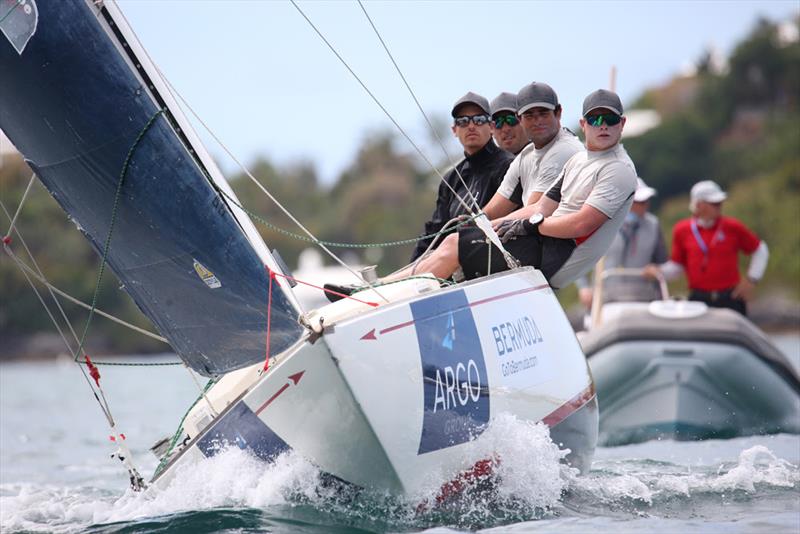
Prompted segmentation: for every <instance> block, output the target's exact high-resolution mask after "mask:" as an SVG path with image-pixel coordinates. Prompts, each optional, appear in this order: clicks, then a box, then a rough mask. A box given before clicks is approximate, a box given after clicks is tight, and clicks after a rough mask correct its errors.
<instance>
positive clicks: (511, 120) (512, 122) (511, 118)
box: [494, 115, 519, 130]
mask: <svg viewBox="0 0 800 534" xmlns="http://www.w3.org/2000/svg"><path fill="white" fill-rule="evenodd" d="M503 123H505V124H508V125H509V126H516V125H517V124H519V119H518V118H517V116H516V115H501V116H500V117H497V118H496V119H494V127H495V128H497V129H498V130H499V129H500V128H502V127H503Z"/></svg>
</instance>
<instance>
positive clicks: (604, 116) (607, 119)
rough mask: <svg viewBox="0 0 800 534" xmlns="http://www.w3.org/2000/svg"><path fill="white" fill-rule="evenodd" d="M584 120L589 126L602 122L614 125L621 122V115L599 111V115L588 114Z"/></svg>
mask: <svg viewBox="0 0 800 534" xmlns="http://www.w3.org/2000/svg"><path fill="white" fill-rule="evenodd" d="M586 122H588V123H589V126H602V125H603V124H607V125H608V126H616V125H617V124H619V123H620V122H622V117H620V116H619V115H617V114H616V113H601V114H600V115H590V116H589V117H586Z"/></svg>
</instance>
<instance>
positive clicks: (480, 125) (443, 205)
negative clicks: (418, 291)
mask: <svg viewBox="0 0 800 534" xmlns="http://www.w3.org/2000/svg"><path fill="white" fill-rule="evenodd" d="M490 109H491V108H490V107H489V101H488V100H486V98H485V97H483V96H481V95H479V94H476V93H473V92H469V93H467V94H465V95H464V96H462V97H461V98H459V99H458V100H457V101H456V103H455V104H454V105H453V109H452V111H451V115H452V117H453V126H452V130H453V135H454V136H455V137H456V138H457V139H458V141H459V142H460V143H461V146H462V147H463V148H464V159H463V160H462V161H460V162H459V163H458V164H457V165H456V166H455V168H454V169H453V170H451V171H450V172H449V173H448V174H447V175H445V181H446V182H447V184H449V187H448V185H445V184H444V183H441V184H440V185H439V193H438V196H437V199H436V207H435V208H434V210H433V214H432V215H431V218H430V220H429V221H427V222H426V223H425V227H424V229H423V232H422V235H431V234H435V233H437V232H439V231H440V230H441V229H442V228H443V227H444V225H445V224H446V223H447V221H449V220H451V219H453V218H455V217H457V216H459V215H463V214H466V213H467V210H466V209H465V208H464V206H463V204H462V203H461V202H460V201H459V199H458V198H457V197H456V195H454V194H453V190H455V192H456V193H458V196H460V197H461V198H463V199H464V201H465V202H466V203H467V204H468V205H472V201H471V200H470V198H471V197H470V195H472V196H474V197H475V201H476V202H477V203H478V205H479V206H480V207H483V206H484V205H485V204H486V203H487V202H488V201H489V199H491V198H492V195H494V193H495V191H497V187H498V186H499V185H500V182H501V181H502V179H503V176H504V175H505V173H506V170H507V169H508V165H509V164H510V163H511V160H512V159H514V156H513V155H511V154H509V153H508V152H506V151H505V150H502V149H501V148H499V147H498V146H497V145H495V144H494V142H492V125H491V112H490ZM462 179H463V180H462ZM451 188H452V189H451ZM467 189H468V190H469V192H468V191H467ZM432 241H433V238H427V239H420V240H419V241H417V245H416V247H415V248H414V252H413V254H412V256H411V261H414V260H416V259H417V258H418V257H419V256H421V255H422V254H423V253H424V252H425V250H427V249H428V246H429V245H430V244H431V242H432Z"/></svg>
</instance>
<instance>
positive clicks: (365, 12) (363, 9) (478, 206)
mask: <svg viewBox="0 0 800 534" xmlns="http://www.w3.org/2000/svg"><path fill="white" fill-rule="evenodd" d="M356 1H357V2H358V5H359V7H361V11H363V12H364V16H365V17H367V21H369V25H370V26H372V30H373V31H374V32H375V35H376V36H377V37H378V40H379V41H380V42H381V45H383V49H384V50H385V51H386V55H388V56H389V59H390V60H391V61H392V65H394V68H395V70H396V71H397V74H399V75H400V78H401V79H402V80H403V83H404V84H405V86H406V89H408V92H409V93H410V94H411V98H413V99H414V103H415V104H416V105H417V108H418V109H419V112H420V113H422V116H423V117H424V118H425V122H427V123H428V128H430V130H431V132H433V135H434V136H435V137H436V140H437V141H438V142H439V146H440V147H442V152H444V155H445V157H446V158H447V161H449V162H450V166H451V167H452V168H453V170H454V171H455V173H456V175H457V176H458V179H459V180H460V181H461V185H463V186H464V189H465V190H466V191H467V195H469V199H470V200H471V201H472V203H473V204H474V206H475V208H476V209H477V210H478V211H480V209H481V206H480V205H479V204H478V200H477V199H476V198H475V195H473V194H472V191H470V190H469V187H467V183H466V182H465V181H464V177H463V176H462V175H461V171H459V170H458V165H456V163H455V161H453V158H452V157H451V156H450V153H449V152H448V151H447V148H446V147H445V146H444V141H443V140H442V137H441V136H440V135H439V132H438V131H437V130H436V128H435V127H434V126H433V123H432V122H431V120H430V119H429V118H428V114H427V113H425V110H424V109H423V108H422V104H420V102H419V100H418V99H417V95H416V94H415V93H414V90H413V89H411V85H409V83H408V80H406V77H405V75H403V72H402V71H401V70H400V67H399V66H398V65H397V62H396V61H395V60H394V56H393V55H392V53H391V52H390V51H389V47H388V46H387V45H386V43H385V42H384V40H383V37H381V34H380V32H379V31H378V28H376V27H375V24H374V23H373V22H372V18H370V16H369V13H367V9H366V8H365V7H364V4H363V3H361V0H356ZM434 170H436V169H434Z"/></svg>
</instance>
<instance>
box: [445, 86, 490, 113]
mask: <svg viewBox="0 0 800 534" xmlns="http://www.w3.org/2000/svg"><path fill="white" fill-rule="evenodd" d="M467 104H472V105H473V106H478V107H479V108H480V110H481V111H482V112H483V114H484V115H490V114H491V113H490V111H489V110H490V109H491V108H490V107H489V101H488V100H486V97H485V96H483V95H479V94H478V93H473V92H472V91H470V92H468V93H467V94H465V95H464V96H462V97H461V98H459V99H458V100H456V103H455V104H453V109H452V110H450V115H452V117H453V118H454V119H455V118H456V117H458V116H459V115H463V113H462V111H463V109H462V107H463V106H465V105H467Z"/></svg>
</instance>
